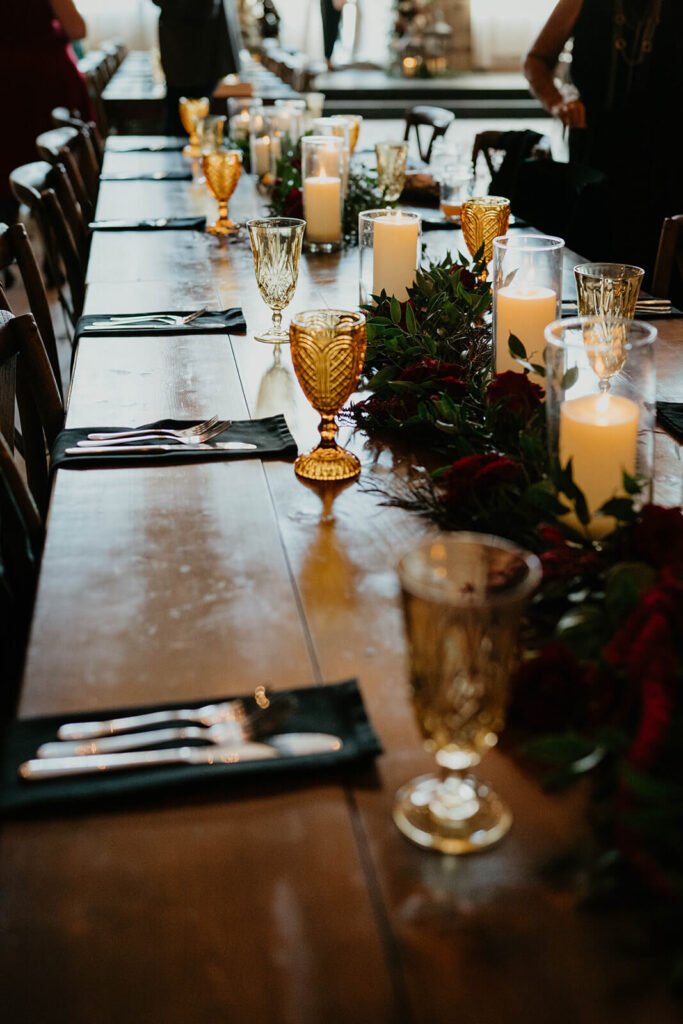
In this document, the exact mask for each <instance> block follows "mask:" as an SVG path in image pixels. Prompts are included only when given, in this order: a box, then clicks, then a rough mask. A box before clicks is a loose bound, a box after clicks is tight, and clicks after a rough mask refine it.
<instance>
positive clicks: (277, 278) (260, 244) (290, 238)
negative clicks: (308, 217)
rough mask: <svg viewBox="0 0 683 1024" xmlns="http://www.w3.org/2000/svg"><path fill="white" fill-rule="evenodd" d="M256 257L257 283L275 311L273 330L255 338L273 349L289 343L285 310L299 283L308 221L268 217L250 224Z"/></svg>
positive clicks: (252, 244)
mask: <svg viewBox="0 0 683 1024" xmlns="http://www.w3.org/2000/svg"><path fill="white" fill-rule="evenodd" d="M247 227H248V228H249V237H250V239H251V251H252V253H253V255H254V271H255V272H256V282H257V284H258V286H259V291H260V292H261V295H262V296H263V300H264V302H265V303H266V305H267V306H270V308H271V310H272V319H273V324H272V327H271V328H270V330H267V331H262V332H261V334H255V335H254V337H255V339H256V341H265V342H268V343H270V344H271V345H280V344H281V343H283V342H284V343H288V342H289V331H288V330H286V329H285V328H283V326H282V312H281V311H282V310H283V309H284V308H285V306H288V305H289V303H290V302H291V301H292V296H293V295H294V290H295V288H296V283H297V281H298V279H299V258H300V256H301V245H302V242H303V238H304V230H305V228H306V221H305V220H297V219H296V218H294V217H266V218H264V219H263V220H250V221H248V222H247Z"/></svg>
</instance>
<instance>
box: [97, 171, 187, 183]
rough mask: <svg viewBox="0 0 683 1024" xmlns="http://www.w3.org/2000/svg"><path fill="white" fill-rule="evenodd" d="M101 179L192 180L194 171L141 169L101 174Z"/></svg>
mask: <svg viewBox="0 0 683 1024" xmlns="http://www.w3.org/2000/svg"><path fill="white" fill-rule="evenodd" d="M100 181H192V171H140V172H139V173H138V174H101V175H100Z"/></svg>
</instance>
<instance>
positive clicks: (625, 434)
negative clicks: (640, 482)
mask: <svg viewBox="0 0 683 1024" xmlns="http://www.w3.org/2000/svg"><path fill="white" fill-rule="evenodd" d="M637 433H638V406H637V405H636V403H635V402H633V401H631V399H630V398H622V397H620V396H619V395H611V394H609V393H605V394H602V395H587V396H585V397H583V398H572V399H570V400H569V401H567V402H563V403H562V405H561V406H560V439H559V457H560V464H561V465H562V466H566V464H567V462H568V461H569V459H571V460H572V469H573V475H574V483H575V484H576V486H577V487H578V488H579V489H580V490H581V491H582V492H583V495H584V497H585V499H586V504H587V506H588V511H589V512H590V514H591V516H593V514H594V513H595V511H596V510H597V509H599V508H600V506H601V505H604V503H605V502H606V501H608V500H609V499H610V498H614V497H617V496H619V497H623V496H624V488H623V483H622V472H623V470H626V472H627V473H629V474H630V475H631V476H633V475H634V474H635V469H636V438H637ZM568 519H571V522H572V525H573V526H578V524H577V522H576V520H575V519H574V517H573V516H572V517H568ZM613 527H614V520H613V519H612V518H611V517H599V518H597V519H592V520H591V522H590V524H589V526H588V532H589V534H590V535H591V536H593V537H601V536H604V534H606V533H608V532H609V531H610V530H611V529H612V528H613Z"/></svg>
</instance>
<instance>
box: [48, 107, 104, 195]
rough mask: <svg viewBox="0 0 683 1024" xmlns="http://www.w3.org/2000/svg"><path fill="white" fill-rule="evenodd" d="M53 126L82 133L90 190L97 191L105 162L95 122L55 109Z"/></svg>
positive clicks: (71, 112) (62, 109)
mask: <svg viewBox="0 0 683 1024" xmlns="http://www.w3.org/2000/svg"><path fill="white" fill-rule="evenodd" d="M52 124H53V125H54V127H55V128H75V129H76V130H77V131H79V132H80V133H81V135H82V136H83V146H84V149H85V154H86V158H87V161H86V162H87V170H86V179H87V184H88V188H94V189H95V191H97V188H98V187H99V178H100V171H101V169H102V161H103V160H104V141H103V139H102V136H101V135H100V133H99V130H98V128H97V125H96V124H95V122H94V121H84V120H83V118H82V117H81V116H80V114H78V113H76V112H75V111H71V110H68V109H67V108H66V107H55V108H54V110H53V111H52ZM92 179H94V181H93V180H92Z"/></svg>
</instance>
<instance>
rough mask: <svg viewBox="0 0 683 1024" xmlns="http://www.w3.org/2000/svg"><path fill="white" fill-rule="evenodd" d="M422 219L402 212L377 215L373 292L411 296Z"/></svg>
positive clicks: (374, 240)
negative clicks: (405, 215)
mask: <svg viewBox="0 0 683 1024" xmlns="http://www.w3.org/2000/svg"><path fill="white" fill-rule="evenodd" d="M419 225H420V222H419V220H418V219H417V218H415V217H404V216H402V215H401V214H400V213H399V214H395V215H393V216H392V215H387V216H386V217H377V218H376V220H375V221H374V228H373V237H372V293H373V295H379V294H380V293H381V291H382V289H384V290H385V291H386V293H387V295H395V296H396V298H397V299H398V300H399V302H405V300H406V299H407V298H408V286H409V285H411V284H412V283H413V281H414V280H415V270H416V269H417V239H418V232H419Z"/></svg>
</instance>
